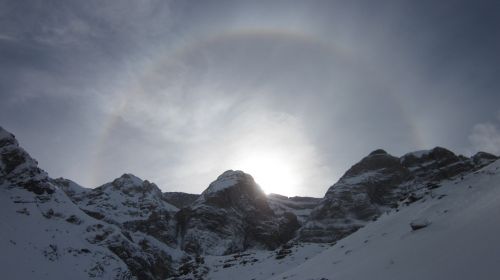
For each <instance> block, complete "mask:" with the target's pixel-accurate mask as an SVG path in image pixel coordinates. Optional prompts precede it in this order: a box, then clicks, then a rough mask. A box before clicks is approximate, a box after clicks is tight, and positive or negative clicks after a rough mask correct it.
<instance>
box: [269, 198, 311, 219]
mask: <svg viewBox="0 0 500 280" xmlns="http://www.w3.org/2000/svg"><path fill="white" fill-rule="evenodd" d="M320 201H321V198H316V197H301V196H294V197H286V196H283V195H279V194H269V195H268V196H267V202H268V203H269V206H270V207H271V209H273V211H274V213H275V214H277V215H284V214H285V213H287V212H290V213H293V214H295V216H297V219H298V221H299V222H300V223H301V224H302V223H303V222H305V220H307V218H308V217H309V215H310V213H311V211H312V210H313V209H314V207H316V206H317V205H318V204H319V203H320Z"/></svg>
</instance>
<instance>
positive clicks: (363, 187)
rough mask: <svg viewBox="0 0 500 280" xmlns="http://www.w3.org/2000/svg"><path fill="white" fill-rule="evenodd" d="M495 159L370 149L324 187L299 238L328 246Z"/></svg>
mask: <svg viewBox="0 0 500 280" xmlns="http://www.w3.org/2000/svg"><path fill="white" fill-rule="evenodd" d="M496 159H497V157H495V156H493V155H490V154H486V153H478V154H477V155H475V156H474V157H472V158H471V159H469V158H467V157H464V156H457V155H455V154H454V153H453V152H451V151H449V150H447V149H444V148H441V147H436V148H434V149H432V150H429V151H418V152H413V153H409V154H406V155H404V156H402V157H401V158H397V157H394V156H391V155H389V154H387V153H386V152H385V151H384V150H376V151H374V152H372V153H370V154H369V155H368V156H367V157H365V158H364V159H362V160H361V161H360V162H359V163H357V164H355V165H354V166H352V167H351V168H350V169H349V170H348V171H347V172H346V173H345V174H344V176H342V178H340V180H339V181H338V182H337V183H336V184H334V185H333V186H332V187H330V188H329V189H328V191H327V193H326V195H325V197H324V198H323V200H322V201H321V203H320V204H319V205H318V206H317V207H316V208H314V210H313V211H312V212H311V215H310V216H309V218H308V220H307V221H306V223H305V224H304V226H303V227H302V228H301V229H300V232H299V239H300V240H303V241H312V242H333V241H336V240H338V239H340V238H342V237H344V236H346V235H349V234H350V233H352V232H354V231H356V230H357V229H358V228H360V227H362V226H364V225H365V224H366V223H367V222H369V221H371V220H373V219H376V218H377V217H378V216H379V215H380V214H381V213H382V212H383V211H386V210H387V209H389V208H391V207H397V205H398V203H400V202H401V201H403V203H413V202H415V201H417V200H418V199H416V198H417V196H416V195H415V194H414V193H413V191H416V190H419V189H422V188H428V189H429V188H433V187H434V186H437V187H438V186H439V184H438V183H439V182H440V181H442V180H446V179H451V178H454V177H457V176H463V175H465V174H467V173H468V172H471V171H473V170H476V169H478V168H480V167H483V166H484V165H486V164H489V163H491V162H492V161H494V160H496Z"/></svg>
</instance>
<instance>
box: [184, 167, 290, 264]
mask: <svg viewBox="0 0 500 280" xmlns="http://www.w3.org/2000/svg"><path fill="white" fill-rule="evenodd" d="M177 221H178V236H179V237H180V240H181V244H182V248H183V249H184V250H187V251H189V252H197V253H206V254H213V255H223V254H229V253H233V252H239V251H243V250H245V249H247V248H250V247H260V248H267V249H273V248H276V247H278V246H279V245H280V244H282V243H283V242H286V241H287V240H288V239H290V238H291V237H293V233H294V231H295V230H296V228H297V227H298V226H299V224H298V222H297V218H296V216H295V215H293V214H287V215H283V216H281V217H279V216H277V215H275V213H274V212H273V210H272V209H271V208H270V207H269V205H268V203H267V198H266V195H265V194H264V193H263V192H262V190H261V189H260V187H259V186H258V185H257V184H256V183H255V181H254V180H253V178H252V177H251V176H250V175H248V174H245V173H243V172H242V171H232V170H229V171H226V172H224V173H223V174H222V175H221V176H219V177H218V178H217V180H216V181H214V182H213V183H211V184H210V186H209V187H208V188H207V189H206V190H205V191H204V192H203V193H202V194H201V196H200V197H199V198H198V199H197V200H196V201H195V202H194V203H193V204H192V205H191V206H189V207H187V208H184V209H182V210H181V211H180V212H178V213H177Z"/></svg>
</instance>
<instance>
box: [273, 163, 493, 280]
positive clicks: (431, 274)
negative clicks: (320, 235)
mask: <svg viewBox="0 0 500 280" xmlns="http://www.w3.org/2000/svg"><path fill="white" fill-rule="evenodd" d="M497 213H500V161H496V162H494V163H492V164H490V165H488V166H486V167H484V168H482V169H480V170H478V171H474V172H472V173H469V174H467V175H464V176H463V178H462V177H461V176H460V177H458V178H455V179H452V180H446V181H443V182H442V183H441V186H440V187H439V188H435V189H432V190H430V191H429V192H428V193H427V194H426V195H424V196H423V197H422V198H421V199H420V200H419V201H417V202H415V203H412V204H410V205H408V206H405V205H402V206H400V207H399V208H398V209H394V210H391V211H389V212H387V213H384V214H383V215H382V216H381V217H380V218H379V219H378V220H377V221H375V222H372V223H368V224H367V225H366V226H365V227H363V228H361V229H359V230H358V231H357V232H355V233H353V234H351V235H349V236H347V237H346V238H344V239H342V240H339V241H338V242H337V243H336V244H335V245H334V246H333V247H331V248H329V249H327V250H325V251H323V252H322V253H320V254H318V255H316V256H315V257H313V258H310V259H309V260H307V261H305V262H304V263H303V264H301V265H299V266H297V267H294V268H292V269H290V270H288V271H286V272H285V273H283V274H279V275H276V276H275V277H274V278H272V279H274V280H278V279H280V280H281V279H292V280H298V279H300V280H302V279H338V280H344V279H349V280H358V279H360V280H361V279H386V280H393V279H394V280H396V279H408V280H412V279H415V280H417V279H429V280H434V279H435V280H438V279H439V280H441V279H454V280H462V279H463V280H466V279H467V280H468V279H482V280H483V279H484V280H486V279H498V277H499V275H500V266H498V261H499V260H500V242H498V241H499V236H500V223H498V216H497ZM419 226H420V228H419Z"/></svg>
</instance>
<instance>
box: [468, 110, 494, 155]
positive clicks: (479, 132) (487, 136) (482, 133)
mask: <svg viewBox="0 0 500 280" xmlns="http://www.w3.org/2000/svg"><path fill="white" fill-rule="evenodd" d="M499 126H500V112H499V113H498V114H497V122H495V123H492V122H486V123H479V124H476V125H474V127H473V128H472V133H471V134H470V135H469V141H470V142H471V144H472V147H473V149H474V150H476V151H485V152H488V153H492V154H496V155H499V154H500V129H499Z"/></svg>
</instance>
